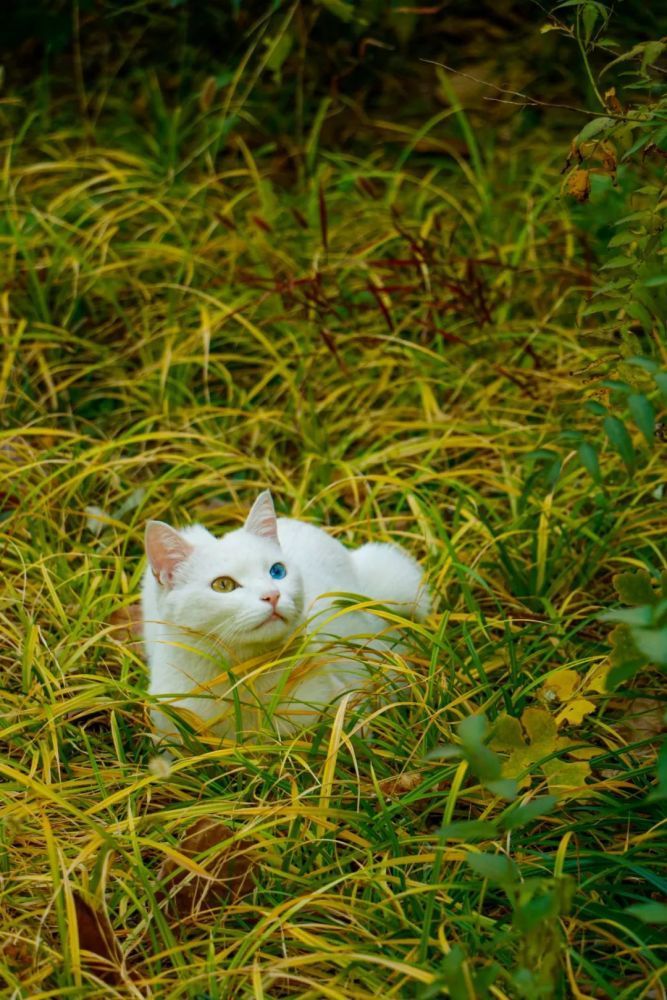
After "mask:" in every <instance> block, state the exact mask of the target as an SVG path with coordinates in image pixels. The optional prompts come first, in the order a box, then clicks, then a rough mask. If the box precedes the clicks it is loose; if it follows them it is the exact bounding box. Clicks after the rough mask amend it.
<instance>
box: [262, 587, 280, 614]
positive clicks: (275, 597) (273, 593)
mask: <svg viewBox="0 0 667 1000" xmlns="http://www.w3.org/2000/svg"><path fill="white" fill-rule="evenodd" d="M261 599H262V600H263V601H268V602H269V603H270V605H271V607H272V608H273V610H274V611H275V609H276V604H277V603H278V601H279V600H280V591H279V590H268V591H267V592H266V594H262V598H261Z"/></svg>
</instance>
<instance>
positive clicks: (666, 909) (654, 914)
mask: <svg viewBox="0 0 667 1000" xmlns="http://www.w3.org/2000/svg"><path fill="white" fill-rule="evenodd" d="M625 912H626V913H629V914H630V915H631V916H632V917H637V919H638V920H642V921H643V922H644V923H645V924H667V905H666V904H665V903H658V902H657V901H651V902H648V903H636V904H635V905H634V906H628V908H627V910H626V911H625Z"/></svg>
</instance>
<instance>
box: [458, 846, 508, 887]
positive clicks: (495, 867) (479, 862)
mask: <svg viewBox="0 0 667 1000" xmlns="http://www.w3.org/2000/svg"><path fill="white" fill-rule="evenodd" d="M466 863H467V864H468V865H470V867H471V868H472V870H473V871H474V872H477V874H478V875H481V876H482V878H488V880H489V882H496V883H497V884H498V885H508V884H510V883H512V882H515V881H516V879H517V868H516V865H515V864H514V862H513V861H512V860H511V859H510V858H508V857H506V856H505V855H504V854H474V853H473V852H472V851H471V852H469V853H468V854H467V855H466Z"/></svg>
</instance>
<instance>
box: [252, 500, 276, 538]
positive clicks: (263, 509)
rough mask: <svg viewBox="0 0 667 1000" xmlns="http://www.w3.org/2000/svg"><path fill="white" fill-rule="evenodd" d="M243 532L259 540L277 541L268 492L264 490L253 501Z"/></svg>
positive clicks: (271, 502)
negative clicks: (255, 536)
mask: <svg viewBox="0 0 667 1000" xmlns="http://www.w3.org/2000/svg"><path fill="white" fill-rule="evenodd" d="M244 527H245V530H246V531H250V532H251V533H252V534H253V535H259V537H260V538H271V539H272V540H273V541H274V542H277V541H278V523H277V521H276V511H275V508H274V506H273V498H272V497H271V493H270V492H269V490H264V492H263V493H260V494H259V496H258V497H257V499H256V500H255V502H254V504H253V505H252V508H251V510H250V513H249V514H248V517H247V518H246V522H245V525H244Z"/></svg>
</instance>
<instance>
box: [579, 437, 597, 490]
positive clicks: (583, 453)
mask: <svg viewBox="0 0 667 1000" xmlns="http://www.w3.org/2000/svg"><path fill="white" fill-rule="evenodd" d="M577 453H578V455H579V461H580V462H581V464H582V465H583V467H584V468H585V470H586V472H588V474H589V475H590V477H591V478H592V479H593V481H594V482H596V483H598V484H599V483H601V482H602V478H601V476H600V463H599V461H598V453H597V451H596V450H595V448H594V447H593V445H592V444H589V443H588V441H582V443H581V444H580V445H579V448H578V452H577Z"/></svg>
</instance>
